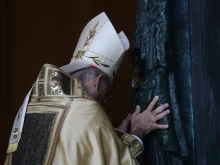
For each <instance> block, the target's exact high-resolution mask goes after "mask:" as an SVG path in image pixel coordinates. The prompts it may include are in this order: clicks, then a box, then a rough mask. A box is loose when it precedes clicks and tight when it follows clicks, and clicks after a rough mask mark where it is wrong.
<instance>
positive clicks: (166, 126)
mask: <svg viewBox="0 0 220 165" xmlns="http://www.w3.org/2000/svg"><path fill="white" fill-rule="evenodd" d="M167 128H169V125H168V124H164V125H162V124H155V126H154V129H167Z"/></svg>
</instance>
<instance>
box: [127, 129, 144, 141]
mask: <svg viewBox="0 0 220 165" xmlns="http://www.w3.org/2000/svg"><path fill="white" fill-rule="evenodd" d="M129 133H130V134H131V135H135V136H138V137H139V138H141V139H142V138H143V136H144V135H143V133H141V131H139V130H138V129H135V128H133V129H132V128H131V129H130V132H129Z"/></svg>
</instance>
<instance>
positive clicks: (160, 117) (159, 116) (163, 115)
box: [155, 110, 170, 121]
mask: <svg viewBox="0 0 220 165" xmlns="http://www.w3.org/2000/svg"><path fill="white" fill-rule="evenodd" d="M169 113H170V110H166V111H163V112H161V113H160V114H158V115H156V116H155V120H156V121H158V120H160V119H162V118H164V117H165V116H167V115H168V114H169Z"/></svg>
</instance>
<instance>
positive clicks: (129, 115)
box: [125, 113, 131, 122]
mask: <svg viewBox="0 0 220 165" xmlns="http://www.w3.org/2000/svg"><path fill="white" fill-rule="evenodd" d="M125 120H126V121H128V122H130V120H131V114H130V113H129V114H128V116H127V117H126V118H125Z"/></svg>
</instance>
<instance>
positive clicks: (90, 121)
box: [62, 98, 113, 136]
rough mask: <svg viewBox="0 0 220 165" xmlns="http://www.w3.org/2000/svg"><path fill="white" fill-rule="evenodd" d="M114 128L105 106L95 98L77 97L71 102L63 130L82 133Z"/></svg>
mask: <svg viewBox="0 0 220 165" xmlns="http://www.w3.org/2000/svg"><path fill="white" fill-rule="evenodd" d="M103 129H104V130H113V127H112V125H111V122H110V120H109V118H108V116H107V114H106V113H105V111H104V109H103V107H102V106H101V105H100V104H99V103H98V102H97V101H95V100H90V99H84V98H76V99H74V100H73V101H72V103H71V104H70V108H69V112H68V114H67V116H66V118H65V120H64V123H63V126H62V130H63V131H65V132H67V133H68V132H69V133H70V132H73V133H74V134H75V135H74V136H77V133H78V135H80V134H84V135H85V134H87V133H92V132H93V133H95V132H97V131H99V130H103Z"/></svg>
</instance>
